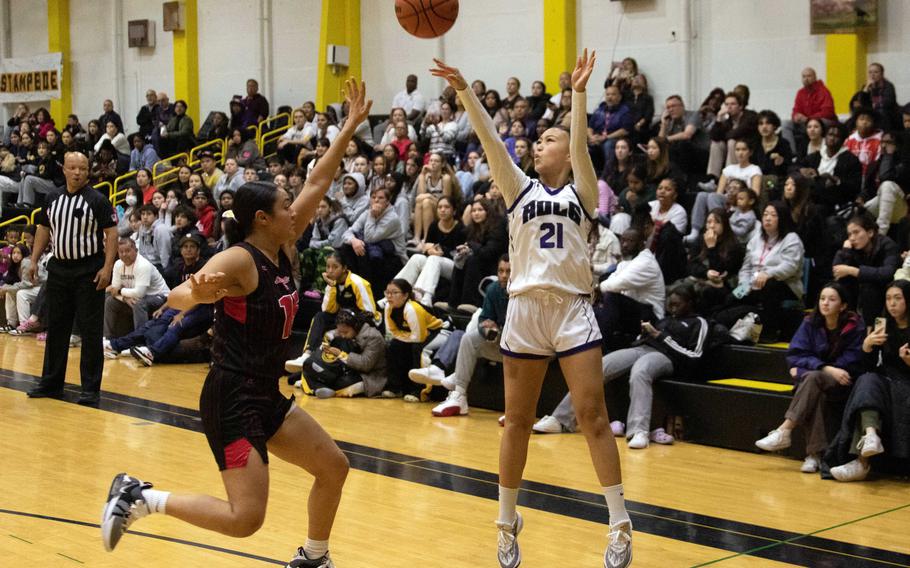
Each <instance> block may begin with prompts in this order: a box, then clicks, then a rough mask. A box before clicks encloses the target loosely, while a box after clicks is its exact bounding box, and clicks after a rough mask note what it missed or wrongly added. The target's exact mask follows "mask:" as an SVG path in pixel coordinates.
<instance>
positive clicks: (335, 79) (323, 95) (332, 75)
mask: <svg viewBox="0 0 910 568" xmlns="http://www.w3.org/2000/svg"><path fill="white" fill-rule="evenodd" d="M321 21H322V24H321V29H320V33H319V52H318V53H317V54H316V61H317V62H318V65H317V67H318V69H319V73H318V78H317V84H316V108H318V109H324V108H325V107H326V105H328V104H330V103H337V102H341V101H343V100H344V96H343V95H342V87H343V85H344V81H345V79H347V78H348V77H355V78H356V79H360V78H361V69H360V0H322V20H321ZM330 44H332V45H346V46H348V48H349V49H350V56H351V58H350V66H349V67H348V68H347V69H345V68H343V67H342V68H339V69H338V71H337V72H336V71H335V70H334V69H333V68H332V66H331V65H327V64H326V50H327V47H328V46H329V45H330Z"/></svg>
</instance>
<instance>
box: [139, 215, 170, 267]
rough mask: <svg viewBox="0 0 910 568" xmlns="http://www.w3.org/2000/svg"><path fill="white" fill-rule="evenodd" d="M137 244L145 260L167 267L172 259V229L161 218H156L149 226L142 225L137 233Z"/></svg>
mask: <svg viewBox="0 0 910 568" xmlns="http://www.w3.org/2000/svg"><path fill="white" fill-rule="evenodd" d="M136 246H137V248H138V249H139V254H141V255H142V256H143V258H145V260H147V261H149V262H151V263H152V264H157V265H160V266H162V267H167V265H168V262H169V261H170V259H171V230H170V228H169V227H168V226H167V225H165V224H164V223H162V222H161V221H160V220H159V219H155V222H154V223H152V226H151V227H149V228H145V226H144V225H140V226H139V231H137V234H136Z"/></svg>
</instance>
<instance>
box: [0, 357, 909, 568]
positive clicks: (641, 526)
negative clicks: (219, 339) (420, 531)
mask: <svg viewBox="0 0 910 568" xmlns="http://www.w3.org/2000/svg"><path fill="white" fill-rule="evenodd" d="M36 379H37V378H36V377H34V376H32V375H27V374H24V373H19V372H15V371H8V370H4V369H0V386H2V387H6V388H9V389H12V390H17V391H22V392H24V391H27V390H28V389H29V388H31V387H32V386H34V384H35V381H36ZM78 392H79V390H78V387H76V386H75V385H69V384H67V387H66V392H65V394H64V400H66V401H67V402H75V401H76V399H77V397H78ZM100 408H101V410H106V411H108V412H114V413H117V414H122V415H126V416H131V417H134V418H141V419H144V420H150V421H153V422H158V423H161V424H167V425H171V426H176V427H178V428H183V429H186V430H191V431H194V432H201V431H202V424H201V422H200V420H199V414H198V412H197V411H195V410H193V409H189V408H183V407H179V406H173V405H169V404H164V403H160V402H155V401H151V400H145V399H141V398H136V397H132V396H127V395H122V394H117V393H109V392H103V393H102V401H101V406H100ZM336 443H337V444H338V446H339V447H340V448H341V449H342V450H343V451H344V452H345V454H346V455H347V457H348V460H349V461H350V463H351V467H353V468H355V469H358V470H361V471H365V472H369V473H375V474H379V475H384V476H387V477H392V478H395V479H400V480H404V481H411V482H414V483H419V484H422V485H426V486H430V487H435V488H438V489H445V490H448V491H454V492H456V493H462V494H465V495H471V496H474V497H481V498H484V499H490V500H493V501H495V500H496V499H497V497H498V495H497V487H498V484H497V476H496V474H494V473H491V472H487V471H483V470H476V469H471V468H465V467H461V466H457V465H453V464H448V463H444V462H439V461H435V460H430V459H425V458H421V457H417V456H410V455H406V454H399V453H396V452H389V451H386V450H382V449H378V448H372V447H369V446H362V445H359V444H353V443H350V442H343V441H338V440H336ZM518 502H519V504H520V505H522V506H524V507H529V508H532V509H538V510H541V511H546V512H550V513H556V514H560V515H565V516H568V517H572V518H576V519H582V520H586V521H592V522H596V523H601V524H607V510H606V504H605V503H604V500H603V496H602V495H600V494H596V493H590V492H586V491H578V490H575V489H569V488H565V487H559V486H555V485H549V484H545V483H538V482H534V481H524V482H523V484H522V489H521V491H520V493H519V500H518ZM626 508H627V510H628V511H629V515H630V516H631V518H632V521H633V524H634V526H635V530H636V531H638V532H643V533H647V534H653V535H656V536H661V537H665V538H671V539H675V540H680V541H683V542H690V543H693V544H698V545H702V546H707V547H712V548H718V549H721V550H726V551H729V552H732V553H735V554H739V553H744V552H747V551H748V552H749V554H750V555H752V556H758V557H761V558H767V559H769V560H775V561H778V562H784V563H793V564H798V565H802V566H813V567H823V568H829V567H830V568H836V567H841V566H843V567H850V568H854V567H856V568H865V567H883V566H910V555H906V554H901V553H898V552H894V551H889V550H884V549H879V548H873V547H867V546H861V545H856V544H850V543H846V542H841V541H836V540H831V539H825V538H820V537H816V536H811V535H804V534H801V533H795V532H790V531H784V530H779V529H774V528H770V527H763V526H760V525H753V524H749V523H742V522H738V521H733V520H729V519H723V518H719V517H712V516H708V515H700V514H697V513H691V512H688V511H682V510H678V509H672V508H668V507H660V506H657V505H650V504H647V503H639V502H636V501H626Z"/></svg>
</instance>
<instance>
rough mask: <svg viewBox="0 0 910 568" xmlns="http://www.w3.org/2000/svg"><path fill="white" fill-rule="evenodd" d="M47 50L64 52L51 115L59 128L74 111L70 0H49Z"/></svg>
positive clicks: (52, 101)
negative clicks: (57, 93)
mask: <svg viewBox="0 0 910 568" xmlns="http://www.w3.org/2000/svg"><path fill="white" fill-rule="evenodd" d="M47 50H48V51H49V52H50V53H55V52H58V51H59V52H60V53H62V54H63V76H62V77H60V98H59V99H53V100H51V108H50V112H51V116H52V117H53V118H54V120H55V121H56V123H57V127H58V128H63V126H64V125H65V124H66V117H67V116H69V115H70V114H71V113H72V112H73V80H72V79H73V74H72V63H70V2H69V0H47Z"/></svg>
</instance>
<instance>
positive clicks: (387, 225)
mask: <svg viewBox="0 0 910 568" xmlns="http://www.w3.org/2000/svg"><path fill="white" fill-rule="evenodd" d="M356 235H363V237H361V238H362V240H363V242H365V243H366V244H368V245H369V244H373V243H378V242H379V241H384V240H389V241H392V244H393V245H394V246H395V254H396V256H398V258H400V259H401V261H402V262H407V261H408V255H407V252H405V247H404V240H405V236H404V233H402V232H401V222H400V221H399V220H398V214H397V213H396V212H395V208H394V207H392V206H391V205H389V206H388V207H386V209H385V211H383V212H382V215H381V216H380V217H379V218H378V219H375V218H373V215H371V214H370V210H369V209H367V210H366V211H364V212H363V213H361V214H360V217H358V218H357V220H356V221H355V222H354V224H353V225H351V227H350V228H349V229H348V230H347V231H345V233H344V238H343V240H344V243H345V244H350V242H351V239H353V238H354V237H355V236H356Z"/></svg>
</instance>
